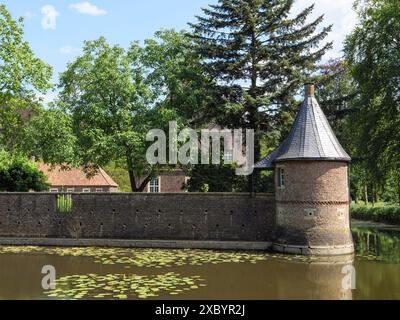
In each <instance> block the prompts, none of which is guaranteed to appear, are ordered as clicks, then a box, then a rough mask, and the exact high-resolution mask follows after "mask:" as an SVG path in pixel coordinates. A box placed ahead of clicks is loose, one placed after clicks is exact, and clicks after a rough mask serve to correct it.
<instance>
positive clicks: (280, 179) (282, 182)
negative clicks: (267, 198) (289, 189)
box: [278, 168, 285, 188]
mask: <svg viewBox="0 0 400 320" xmlns="http://www.w3.org/2000/svg"><path fill="white" fill-rule="evenodd" d="M278 187H279V188H284V187H285V169H283V168H278Z"/></svg>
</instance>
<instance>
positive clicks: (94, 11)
mask: <svg viewBox="0 0 400 320" xmlns="http://www.w3.org/2000/svg"><path fill="white" fill-rule="evenodd" d="M69 7H70V8H71V9H73V10H76V11H78V12H79V13H84V14H89V15H91V16H103V15H105V14H107V11H106V10H104V9H100V8H99V7H97V6H95V5H94V4H91V3H90V2H88V1H84V2H79V3H73V4H71V5H70V6H69Z"/></svg>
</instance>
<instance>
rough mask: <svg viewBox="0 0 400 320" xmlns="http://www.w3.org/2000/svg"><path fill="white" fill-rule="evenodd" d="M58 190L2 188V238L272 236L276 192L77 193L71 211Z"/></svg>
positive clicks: (238, 238) (230, 238) (244, 238)
mask: <svg viewBox="0 0 400 320" xmlns="http://www.w3.org/2000/svg"><path fill="white" fill-rule="evenodd" d="M57 196H58V194H49V193H25V194H21V193H16V194H12V193H0V237H3V238H13V237H16V238H61V239H62V238H64V239H136V240H141V239H142V240H195V241H198V240H202V241H253V242H258V241H260V242H265V241H271V240H272V238H273V231H274V227H275V201H274V196H273V195H268V194H257V195H256V196H255V197H251V196H250V194H164V193H162V194H112V193H111V194H109V193H107V194H106V193H102V194H72V202H73V209H72V212H71V213H59V212H57V205H56V199H57Z"/></svg>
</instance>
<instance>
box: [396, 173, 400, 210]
mask: <svg viewBox="0 0 400 320" xmlns="http://www.w3.org/2000/svg"><path fill="white" fill-rule="evenodd" d="M397 186H398V192H399V206H400V176H399V181H398V184H397Z"/></svg>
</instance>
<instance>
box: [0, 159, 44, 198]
mask: <svg viewBox="0 0 400 320" xmlns="http://www.w3.org/2000/svg"><path fill="white" fill-rule="evenodd" d="M48 188H49V185H48V184H47V177H46V176H45V175H44V173H43V172H41V171H40V170H39V169H38V168H37V167H36V165H35V163H33V162H31V161H29V160H28V159H27V158H25V157H23V156H14V157H12V156H10V155H8V154H7V153H5V152H0V191H6V192H29V191H31V190H32V191H37V192H40V191H45V190H47V189H48Z"/></svg>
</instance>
